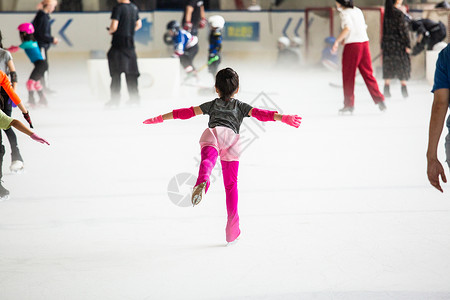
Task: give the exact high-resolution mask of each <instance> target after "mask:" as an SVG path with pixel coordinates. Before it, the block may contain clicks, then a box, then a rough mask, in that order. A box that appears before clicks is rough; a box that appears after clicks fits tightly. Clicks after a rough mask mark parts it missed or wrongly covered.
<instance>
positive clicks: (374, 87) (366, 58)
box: [358, 42, 384, 104]
mask: <svg viewBox="0 0 450 300" xmlns="http://www.w3.org/2000/svg"><path fill="white" fill-rule="evenodd" d="M361 54H362V56H361V60H360V62H359V65H358V69H359V72H360V73H361V76H362V77H363V79H364V82H365V83H366V86H367V88H368V90H369V93H370V95H371V96H372V99H373V101H374V102H375V103H376V104H378V103H379V102H383V101H384V96H383V94H382V93H381V92H380V89H379V88H378V82H377V80H376V79H375V77H374V76H373V69H372V60H371V57H370V49H369V42H365V43H361Z"/></svg>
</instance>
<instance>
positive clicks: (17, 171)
mask: <svg viewBox="0 0 450 300" xmlns="http://www.w3.org/2000/svg"><path fill="white" fill-rule="evenodd" d="M24 172H25V170H24V168H21V169H18V170H13V169H11V173H12V174H17V175H19V174H23V173H24Z"/></svg>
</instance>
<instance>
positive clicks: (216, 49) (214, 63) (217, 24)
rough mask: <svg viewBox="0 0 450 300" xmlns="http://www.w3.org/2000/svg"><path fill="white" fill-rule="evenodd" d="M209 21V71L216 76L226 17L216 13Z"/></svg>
mask: <svg viewBox="0 0 450 300" xmlns="http://www.w3.org/2000/svg"><path fill="white" fill-rule="evenodd" d="M208 23H209V26H210V28H211V30H210V32H209V51H208V71H209V73H211V74H212V76H214V77H215V76H216V73H217V70H218V68H219V64H220V61H221V53H220V52H221V50H222V29H223V26H225V19H224V18H223V17H222V16H218V15H215V16H211V17H209V19H208Z"/></svg>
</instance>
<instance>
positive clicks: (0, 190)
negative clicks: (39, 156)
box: [0, 71, 50, 201]
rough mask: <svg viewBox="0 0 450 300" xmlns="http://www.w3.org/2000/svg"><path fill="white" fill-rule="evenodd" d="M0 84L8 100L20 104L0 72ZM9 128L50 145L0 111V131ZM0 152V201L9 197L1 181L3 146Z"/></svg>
mask: <svg viewBox="0 0 450 300" xmlns="http://www.w3.org/2000/svg"><path fill="white" fill-rule="evenodd" d="M0 84H1V87H2V88H3V89H4V90H5V91H6V93H7V94H8V96H9V98H11V99H12V100H13V101H14V102H15V103H20V102H21V101H20V98H19V97H18V96H17V94H16V93H15V92H14V90H13V89H12V87H11V82H10V81H9V79H8V76H6V74H5V73H3V71H0ZM1 101H3V100H1ZM27 121H28V120H27ZM29 123H30V125H31V122H29ZM11 126H12V127H15V128H16V129H17V130H19V131H22V132H23V133H25V134H26V135H29V136H30V137H31V138H32V139H33V140H35V141H37V142H39V143H43V144H47V145H50V144H49V143H48V142H47V141H46V140H44V139H43V138H41V137H39V136H37V135H36V134H35V133H33V131H31V130H30V129H28V128H27V127H26V126H25V125H23V123H21V122H20V121H19V120H16V119H13V118H11V117H10V116H7V115H6V114H5V113H4V112H3V111H0V129H3V130H6V129H8V128H10V127H11ZM1 150H2V151H1V153H2V154H1V157H0V201H1V200H6V199H8V197H9V191H8V190H7V189H5V188H4V187H3V185H2V181H1V179H2V176H3V173H2V168H1V163H3V154H4V153H5V148H4V147H3V145H1Z"/></svg>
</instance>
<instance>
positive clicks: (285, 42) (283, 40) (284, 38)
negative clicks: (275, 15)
mask: <svg viewBox="0 0 450 300" xmlns="http://www.w3.org/2000/svg"><path fill="white" fill-rule="evenodd" d="M278 43H279V44H282V45H283V46H285V47H289V45H290V44H291V41H290V40H289V38H288V37H287V36H282V37H280V38H279V39H278Z"/></svg>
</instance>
